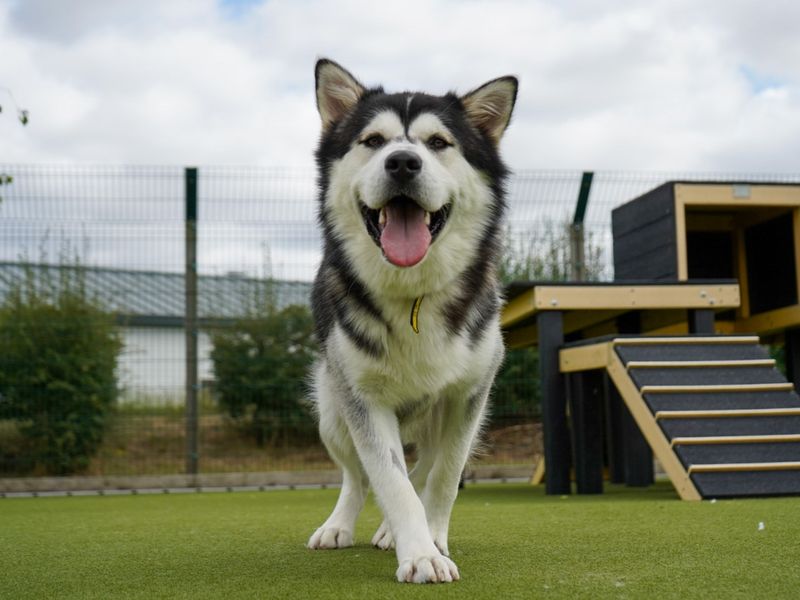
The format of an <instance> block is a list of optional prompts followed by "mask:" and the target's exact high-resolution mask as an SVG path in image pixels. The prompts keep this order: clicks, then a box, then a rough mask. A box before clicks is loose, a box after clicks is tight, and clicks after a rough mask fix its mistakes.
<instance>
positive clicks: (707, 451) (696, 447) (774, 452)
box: [673, 436, 800, 467]
mask: <svg viewBox="0 0 800 600" xmlns="http://www.w3.org/2000/svg"><path fill="white" fill-rule="evenodd" d="M752 437H756V436H752ZM764 437H769V436H764ZM787 437H789V436H787ZM795 437H797V436H795ZM797 439H798V440H800V437H797ZM673 441H674V440H673ZM673 449H674V450H675V453H676V454H677V455H678V458H680V459H681V462H682V463H683V465H684V466H685V467H691V466H692V465H705V464H741V463H788V462H796V461H800V441H797V442H785V441H782V442H770V443H760V442H750V443H738V442H735V443H729V444H722V443H714V444H688V445H684V444H680V445H677V446H673Z"/></svg>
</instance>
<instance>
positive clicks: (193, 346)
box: [184, 167, 199, 475]
mask: <svg viewBox="0 0 800 600" xmlns="http://www.w3.org/2000/svg"><path fill="white" fill-rule="evenodd" d="M184 179H185V183H186V187H185V190H186V193H185V201H186V221H185V238H184V239H185V257H186V263H185V271H184V278H185V281H184V292H185V323H184V332H185V338H186V473H187V474H189V475H197V473H198V466H199V465H198V463H199V452H198V410H197V395H198V389H199V385H198V367H197V333H198V330H197V168H195V167H187V168H186V170H185V174H184Z"/></svg>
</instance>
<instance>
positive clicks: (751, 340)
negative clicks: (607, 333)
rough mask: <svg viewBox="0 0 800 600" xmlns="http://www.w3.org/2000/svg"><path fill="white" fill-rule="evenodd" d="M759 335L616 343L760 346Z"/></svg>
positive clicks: (636, 339)
mask: <svg viewBox="0 0 800 600" xmlns="http://www.w3.org/2000/svg"><path fill="white" fill-rule="evenodd" d="M760 341H761V340H760V339H759V338H758V336H757V335H709V336H684V337H666V336H665V337H629V338H617V339H615V340H614V343H615V344H617V345H619V346H653V345H659V344H663V345H681V344H758V343H759V342H760Z"/></svg>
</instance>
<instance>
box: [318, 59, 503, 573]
mask: <svg viewBox="0 0 800 600" xmlns="http://www.w3.org/2000/svg"><path fill="white" fill-rule="evenodd" d="M315 77H316V99H317V108H318V111H319V114H320V117H321V119H322V133H321V137H320V141H319V146H318V148H317V151H316V161H317V167H318V185H319V190H320V194H319V215H318V217H319V224H320V226H321V228H322V234H323V257H322V262H321V264H320V267H319V271H318V273H317V276H316V279H315V281H314V286H313V291H312V309H313V313H314V319H315V324H316V336H317V339H318V342H319V344H320V355H319V358H318V360H317V362H316V363H315V365H314V368H313V374H312V384H311V389H312V396H313V397H312V400H313V402H314V404H315V406H316V410H317V415H318V418H319V431H320V437H321V439H322V441H323V443H324V444H325V446H326V448H327V450H328V452H329V454H330V456H331V457H332V458H333V460H334V461H335V462H336V463H337V464H338V465H339V466H340V467H341V469H342V471H343V481H342V488H341V493H340V495H339V499H338V501H337V503H336V506H335V508H334V509H333V512H332V513H331V515H330V517H328V519H327V520H326V521H325V522H324V523H323V524H322V526H321V527H319V528H318V529H317V530H316V531H315V532H314V533H313V535H312V536H311V538H310V539H309V541H308V547H309V548H312V549H321V548H344V547H347V546H352V545H353V532H354V528H355V522H356V518H357V516H358V514H359V512H360V511H361V509H362V507H363V505H364V501H365V497H366V495H367V491H368V488H369V487H370V486H371V487H372V489H373V491H374V494H375V497H376V499H377V502H378V504H379V506H380V508H381V510H382V512H383V515H384V520H383V523H382V524H381V526H380V527H379V529H378V531H377V532H376V533H375V536H374V537H373V539H372V544H373V545H374V546H376V547H378V548H381V549H384V550H388V549H390V548H394V549H395V551H396V553H397V561H398V568H397V571H396V577H397V580H398V581H401V582H415V583H426V582H451V581H454V580H457V579H459V572H458V568H457V567H456V565H455V563H454V562H453V561H452V560H451V559H450V558H449V549H448V540H447V537H448V528H449V522H450V513H451V511H452V508H453V503H454V501H455V498H456V495H457V493H458V487H459V480H460V477H461V473H462V471H463V469H464V466H465V464H466V461H467V459H468V458H469V455H470V452H471V451H472V448H473V444H474V442H475V439H476V437H477V434H478V433H479V430H480V428H481V425H482V421H483V419H484V416H485V414H486V410H487V401H488V398H489V394H490V390H491V387H492V382H493V380H494V377H495V374H496V372H497V369H498V367H499V366H500V364H501V363H502V361H503V357H504V347H503V341H502V337H501V333H500V324H499V309H500V305H501V300H502V298H501V292H500V288H499V285H498V280H497V273H496V272H497V267H498V261H499V259H500V254H501V250H502V239H501V235H502V231H503V218H504V210H505V201H504V183H505V181H506V178H507V175H508V170H507V168H506V167H505V165H504V163H503V162H502V160H501V158H500V155H499V153H498V145H499V143H500V139H501V137H502V135H503V133H504V131H505V129H506V127H507V126H508V124H509V121H510V119H511V113H512V111H513V108H514V103H515V101H516V95H517V87H518V83H517V79H516V78H515V77H513V76H507V77H501V78H498V79H494V80H492V81H489V82H488V83H486V84H484V85H482V86H480V87H478V88H476V89H474V90H473V91H471V92H469V93H467V94H464V95H462V96H458V95H456V94H455V93H448V94H446V95H444V96H435V95H430V94H425V93H411V92H403V93H386V92H384V90H383V88H381V87H374V88H367V87H365V86H364V85H362V84H361V83H360V82H359V81H358V80H357V79H356V78H355V77H354V76H353V75H352V74H350V73H349V72H348V71H347V70H345V69H344V68H343V67H341V66H340V65H338V64H337V63H335V62H333V61H331V60H327V59H321V60H319V61H318V62H317V65H316V71H315ZM404 444H414V445H415V446H416V450H417V455H418V460H417V462H416V464H415V466H414V468H413V470H412V471H411V472H410V473H409V472H407V469H406V463H405V458H404V453H403V446H404Z"/></svg>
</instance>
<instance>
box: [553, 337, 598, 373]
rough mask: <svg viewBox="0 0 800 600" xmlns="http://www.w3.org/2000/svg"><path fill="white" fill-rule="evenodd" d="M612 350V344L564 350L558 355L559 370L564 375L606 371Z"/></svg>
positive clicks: (588, 345) (587, 345)
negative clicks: (594, 370)
mask: <svg viewBox="0 0 800 600" xmlns="http://www.w3.org/2000/svg"><path fill="white" fill-rule="evenodd" d="M610 350H611V343H610V342H601V343H599V344H586V345H585V346H575V347H573V348H564V349H562V350H560V351H559V353H558V369H559V371H561V372H562V373H574V372H576V371H591V370H592V369H605V368H606V366H607V365H608V355H609V352H610Z"/></svg>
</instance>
